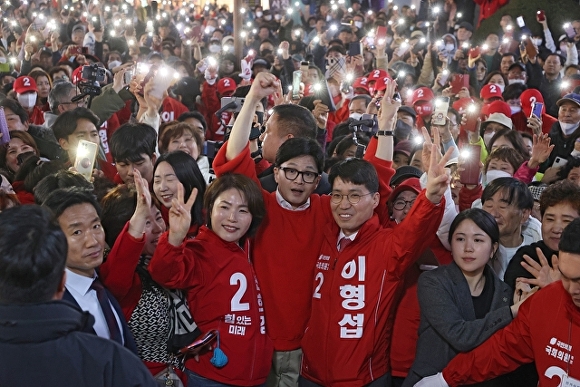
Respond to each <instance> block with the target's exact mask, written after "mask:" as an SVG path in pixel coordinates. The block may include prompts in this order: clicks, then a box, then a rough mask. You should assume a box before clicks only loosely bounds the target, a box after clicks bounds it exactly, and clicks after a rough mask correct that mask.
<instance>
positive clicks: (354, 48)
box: [348, 42, 363, 56]
mask: <svg viewBox="0 0 580 387" xmlns="http://www.w3.org/2000/svg"><path fill="white" fill-rule="evenodd" d="M362 53H363V46H362V43H361V42H352V43H349V44H348V55H349V56H356V55H362Z"/></svg>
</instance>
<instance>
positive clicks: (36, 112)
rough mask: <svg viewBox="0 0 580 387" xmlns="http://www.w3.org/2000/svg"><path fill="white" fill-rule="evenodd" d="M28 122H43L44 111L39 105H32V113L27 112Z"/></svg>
mask: <svg viewBox="0 0 580 387" xmlns="http://www.w3.org/2000/svg"><path fill="white" fill-rule="evenodd" d="M28 116H29V117H28V123H29V124H33V125H42V124H44V111H43V110H42V108H41V107H40V106H37V105H34V107H33V108H32V113H29V114H28Z"/></svg>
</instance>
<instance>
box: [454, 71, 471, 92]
mask: <svg viewBox="0 0 580 387" xmlns="http://www.w3.org/2000/svg"><path fill="white" fill-rule="evenodd" d="M463 87H467V88H468V89H469V74H455V75H453V79H451V92H453V93H455V94H457V93H459V92H460V91H461V88H463Z"/></svg>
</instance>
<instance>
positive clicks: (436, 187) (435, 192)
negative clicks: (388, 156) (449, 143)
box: [423, 128, 455, 204]
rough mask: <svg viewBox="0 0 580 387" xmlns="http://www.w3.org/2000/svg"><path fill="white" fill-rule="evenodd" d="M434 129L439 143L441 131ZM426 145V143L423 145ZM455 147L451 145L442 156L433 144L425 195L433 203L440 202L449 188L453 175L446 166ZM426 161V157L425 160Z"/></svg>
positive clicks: (435, 137)
mask: <svg viewBox="0 0 580 387" xmlns="http://www.w3.org/2000/svg"><path fill="white" fill-rule="evenodd" d="M432 129H433V135H434V140H435V141H436V143H437V144H439V132H438V131H437V128H432ZM423 147H425V145H423ZM454 150H455V148H454V147H451V148H449V149H448V150H447V152H445V155H444V156H443V157H441V152H440V151H439V147H438V146H437V145H436V144H432V145H431V157H430V159H429V160H430V162H429V172H427V190H426V192H425V196H426V197H427V199H429V201H431V203H434V204H439V203H440V202H441V198H442V197H443V195H444V194H445V191H446V190H447V186H448V185H449V183H450V182H451V177H450V175H449V173H448V172H449V170H448V169H446V168H445V164H447V162H448V161H449V159H450V158H451V155H452V154H453V151H454ZM423 163H425V159H424V161H423Z"/></svg>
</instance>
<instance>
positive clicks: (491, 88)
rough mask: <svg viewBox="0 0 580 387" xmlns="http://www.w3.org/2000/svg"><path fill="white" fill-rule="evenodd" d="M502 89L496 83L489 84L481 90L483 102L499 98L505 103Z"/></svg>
mask: <svg viewBox="0 0 580 387" xmlns="http://www.w3.org/2000/svg"><path fill="white" fill-rule="evenodd" d="M501 94H502V93H501V89H500V88H499V86H498V85H496V84H495V83H488V84H487V85H484V86H483V87H482V88H481V92H480V93H479V96H480V97H481V99H483V100H490V99H492V98H499V99H501V100H502V101H503V95H501Z"/></svg>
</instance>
